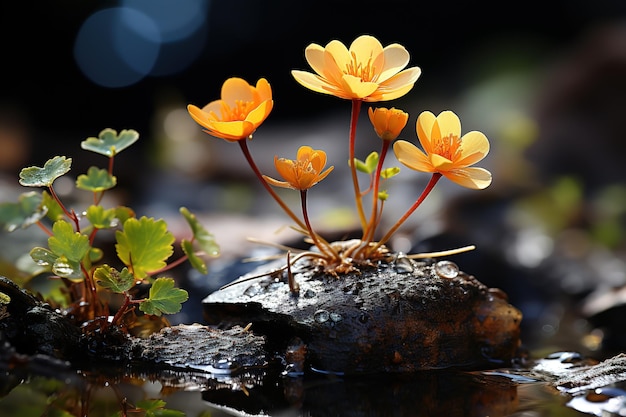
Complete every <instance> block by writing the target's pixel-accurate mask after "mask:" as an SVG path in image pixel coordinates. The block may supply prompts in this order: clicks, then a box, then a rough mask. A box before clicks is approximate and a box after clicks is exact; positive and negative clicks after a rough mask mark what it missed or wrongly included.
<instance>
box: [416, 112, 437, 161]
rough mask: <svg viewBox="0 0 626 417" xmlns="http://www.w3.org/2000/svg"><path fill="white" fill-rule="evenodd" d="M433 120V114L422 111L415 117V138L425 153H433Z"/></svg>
mask: <svg viewBox="0 0 626 417" xmlns="http://www.w3.org/2000/svg"><path fill="white" fill-rule="evenodd" d="M435 120H436V118H435V115H434V114H433V113H431V112H429V111H424V112H422V113H421V114H420V115H419V116H417V122H415V130H416V131H417V137H418V139H419V141H420V143H421V145H422V148H424V151H426V153H432V151H433V146H432V140H431V132H432V130H433V125H434V124H435Z"/></svg>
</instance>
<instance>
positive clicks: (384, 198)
mask: <svg viewBox="0 0 626 417" xmlns="http://www.w3.org/2000/svg"><path fill="white" fill-rule="evenodd" d="M388 198H389V193H388V192H387V190H382V191H379V192H378V199H379V200H380V201H387V199H388Z"/></svg>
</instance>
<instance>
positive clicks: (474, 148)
mask: <svg viewBox="0 0 626 417" xmlns="http://www.w3.org/2000/svg"><path fill="white" fill-rule="evenodd" d="M488 153H489V140H488V139H487V137H486V136H485V134H484V133H482V132H478V131H476V130H474V131H472V132H468V133H466V134H465V135H463V137H462V138H461V158H460V159H459V160H457V161H455V164H457V166H459V167H464V166H466V167H467V166H470V165H474V164H475V163H476V162H478V161H480V160H482V159H483V158H484V157H485V156H487V154H488Z"/></svg>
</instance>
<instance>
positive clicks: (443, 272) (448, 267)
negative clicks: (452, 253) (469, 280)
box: [435, 261, 459, 279]
mask: <svg viewBox="0 0 626 417" xmlns="http://www.w3.org/2000/svg"><path fill="white" fill-rule="evenodd" d="M435 272H436V273H437V275H439V276H440V277H441V278H448V279H451V278H456V277H457V276H458V275H459V267H458V266H457V265H456V264H455V263H454V262H451V261H439V262H437V263H436V264H435Z"/></svg>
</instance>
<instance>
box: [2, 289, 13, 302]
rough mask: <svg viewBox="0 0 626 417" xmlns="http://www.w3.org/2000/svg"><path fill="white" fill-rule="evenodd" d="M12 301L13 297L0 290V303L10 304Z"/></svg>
mask: <svg viewBox="0 0 626 417" xmlns="http://www.w3.org/2000/svg"><path fill="white" fill-rule="evenodd" d="M10 302H11V297H9V296H8V295H7V294H5V293H3V292H2V291H0V305H1V304H5V305H6V304H9V303H10Z"/></svg>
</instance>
